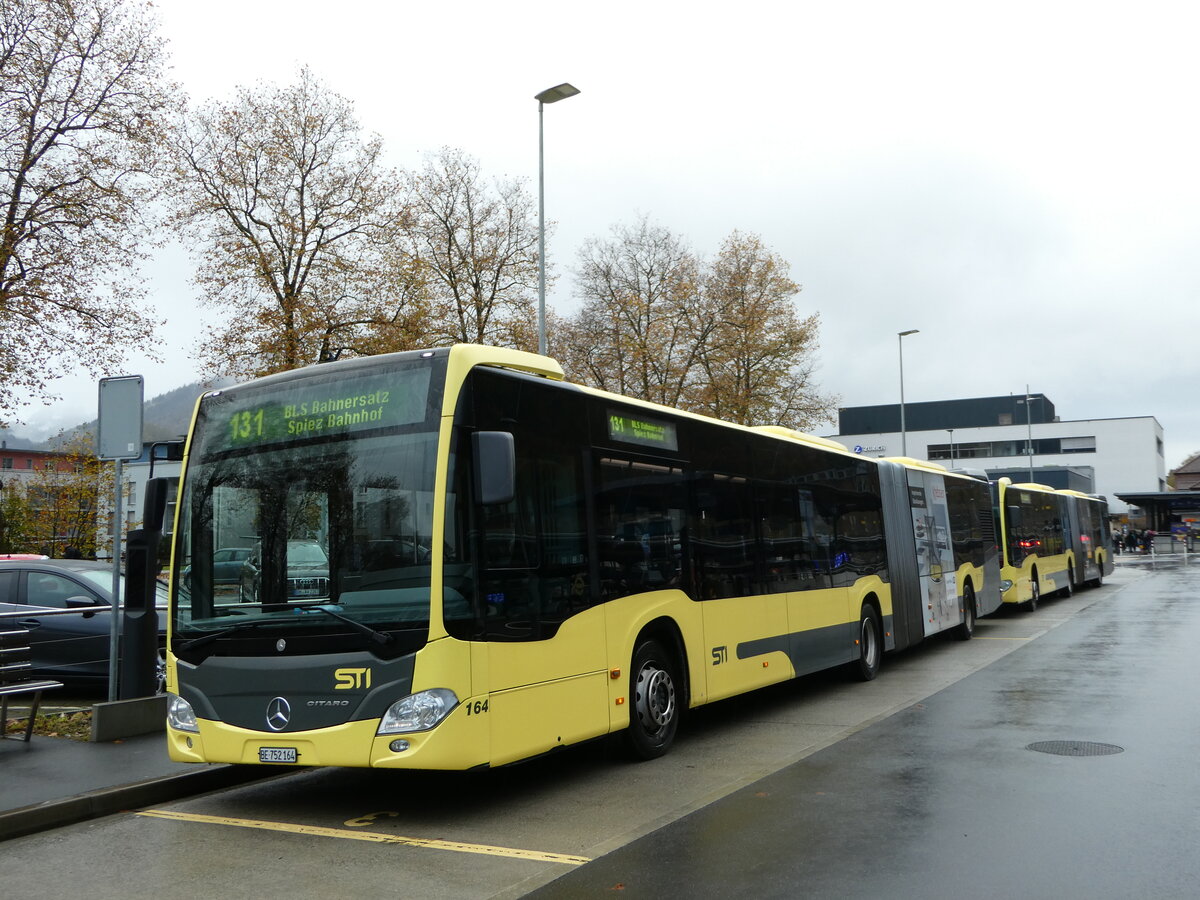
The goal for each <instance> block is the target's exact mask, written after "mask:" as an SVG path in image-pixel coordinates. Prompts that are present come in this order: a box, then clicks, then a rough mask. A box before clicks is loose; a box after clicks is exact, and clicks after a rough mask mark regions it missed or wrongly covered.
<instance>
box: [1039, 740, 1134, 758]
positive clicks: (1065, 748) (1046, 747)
mask: <svg viewBox="0 0 1200 900" xmlns="http://www.w3.org/2000/svg"><path fill="white" fill-rule="evenodd" d="M1025 749H1026V750H1036V751H1037V752H1038V753H1053V754H1055V755H1057V756H1111V755H1112V754H1114V753H1124V752H1125V748H1124V747H1118V746H1117V745H1116V744H1097V743H1095V742H1093V741H1038V742H1036V743H1033V744H1030V745H1029V746H1028V747H1026V748H1025Z"/></svg>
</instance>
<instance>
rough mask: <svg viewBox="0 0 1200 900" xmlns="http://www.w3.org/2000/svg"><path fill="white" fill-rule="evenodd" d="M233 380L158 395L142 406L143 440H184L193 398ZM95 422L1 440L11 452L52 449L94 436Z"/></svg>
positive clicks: (3, 431) (6, 433) (3, 433)
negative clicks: (49, 433) (38, 438)
mask: <svg viewBox="0 0 1200 900" xmlns="http://www.w3.org/2000/svg"><path fill="white" fill-rule="evenodd" d="M233 383H234V382H233V380H232V379H228V378H226V379H218V380H216V381H213V382H205V381H194V382H192V383H191V384H185V385H183V387H177V388H175V390H173V391H167V393H165V394H159V395H158V396H157V397H153V398H151V399H149V400H146V401H145V402H144V403H143V404H142V440H144V441H147V442H150V441H171V440H177V439H179V438H182V437H184V436H185V435H186V434H187V430H188V426H189V425H191V422H192V412H193V411H194V410H195V408H196V398H197V397H199V396H200V395H201V394H203V393H204V392H205V391H208V390H212V389H213V388H218V387H227V386H228V385H231V384H233ZM98 425H99V422H98V420H96V419H93V420H92V421H90V422H82V423H80V424H79V425H76V426H75V427H74V428H68V429H67V430H66V431H63V432H62V433H61V434H58V435H55V436H54V437H50V438H47V439H46V440H44V441H36V440H32V439H30V438H27V437H24V436H22V435H21V434H20V433H19V432H14V431H11V430H9V429H7V428H0V440H2V441H4V443H5V446H7V447H10V448H12V449H14V450H54V449H56V448H57V447H59V446H60V445H61V444H62V443H63V442H65V441H67V440H70V439H71V438H72V437H74V436H75V435H77V434H79V433H80V432H83V431H90V432H91V433H92V434H95V433H96V428H97V426H98Z"/></svg>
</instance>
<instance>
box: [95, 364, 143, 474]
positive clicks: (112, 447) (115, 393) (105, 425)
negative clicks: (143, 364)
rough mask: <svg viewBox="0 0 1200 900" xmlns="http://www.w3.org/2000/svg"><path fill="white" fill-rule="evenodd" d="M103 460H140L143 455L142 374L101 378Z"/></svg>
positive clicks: (100, 441)
mask: <svg viewBox="0 0 1200 900" xmlns="http://www.w3.org/2000/svg"><path fill="white" fill-rule="evenodd" d="M97 444H98V445H99V450H100V452H99V453H98V454H97V455H98V456H99V457H100V458H101V459H137V458H138V457H139V456H141V455H142V376H141V375H122V376H121V377H119V378H101V379H100V435H99V437H98V439H97Z"/></svg>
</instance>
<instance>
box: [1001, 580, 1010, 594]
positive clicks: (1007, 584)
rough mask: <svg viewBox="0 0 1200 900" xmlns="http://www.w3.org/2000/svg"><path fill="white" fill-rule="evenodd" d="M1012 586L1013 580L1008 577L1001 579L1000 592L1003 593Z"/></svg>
mask: <svg viewBox="0 0 1200 900" xmlns="http://www.w3.org/2000/svg"><path fill="white" fill-rule="evenodd" d="M1012 586H1013V583H1012V582H1011V581H1009V580H1008V579H1007V578H1001V579H1000V593H1002V594H1003V593H1004V592H1005V591H1007V590H1009V589H1010V588H1011V587H1012Z"/></svg>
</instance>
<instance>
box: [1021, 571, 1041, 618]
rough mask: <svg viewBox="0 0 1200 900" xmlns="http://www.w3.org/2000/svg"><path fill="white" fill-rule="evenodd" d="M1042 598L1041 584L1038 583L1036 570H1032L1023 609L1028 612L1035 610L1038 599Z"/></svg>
mask: <svg viewBox="0 0 1200 900" xmlns="http://www.w3.org/2000/svg"><path fill="white" fill-rule="evenodd" d="M1041 596H1042V583H1041V582H1040V581H1038V573H1037V569H1034V570H1033V575H1032V576H1030V579H1029V600H1028V601H1027V602H1026V603H1025V609H1026V610H1027V611H1028V612H1033V611H1034V610H1036V609H1037V606H1038V599H1039V598H1040V597H1041Z"/></svg>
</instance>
